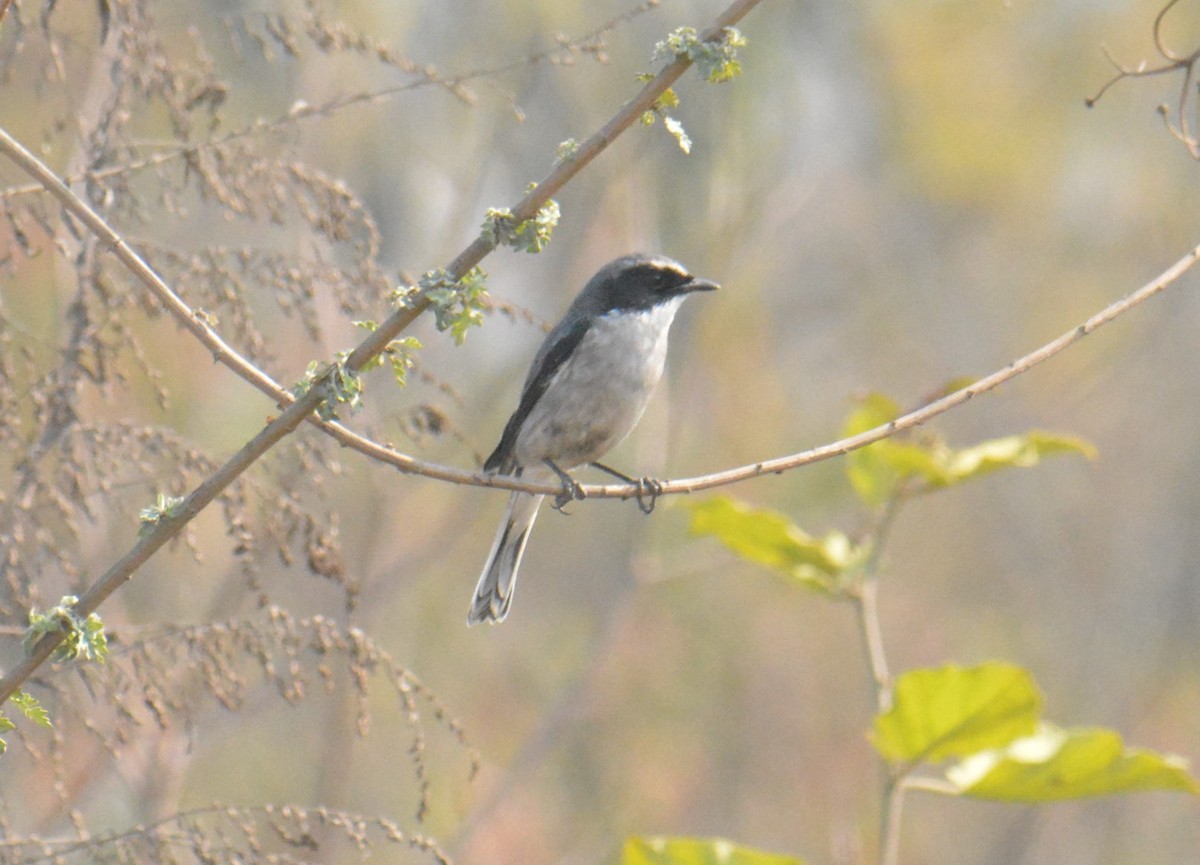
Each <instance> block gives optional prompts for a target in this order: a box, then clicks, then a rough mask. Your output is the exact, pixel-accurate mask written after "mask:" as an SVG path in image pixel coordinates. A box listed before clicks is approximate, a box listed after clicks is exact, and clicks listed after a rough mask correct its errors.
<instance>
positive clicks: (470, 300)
mask: <svg viewBox="0 0 1200 865" xmlns="http://www.w3.org/2000/svg"><path fill="white" fill-rule="evenodd" d="M420 297H423V298H425V299H426V300H427V301H428V302H429V303H430V305H431V306H432V308H433V315H434V323H435V325H436V326H437V329H438V330H440V331H443V332H444V331H450V335H451V336H452V337H454V342H455V343H456V344H457V345H462V343H463V340H465V339H466V338H467V331H468V330H470V329H471V328H472V327H479V326H480V325H481V324H483V310H484V309H485V308H486V305H487V274H485V273H484V272H483V270H482V269H481V268H479V267H472V268H471V269H470V270H469V271H467V272H466V273H465V274H464V275H463V276H462V278H461V279H455V278H454V277H453V276H451V275H450V273H448V272H447V271H446V270H445V269H444V268H440V267H439V268H438V269H437V270H431V271H428V272H427V273H426V274H425V275H424V276H422V277H421V278H420V279H419V280H418V281H417V284H416V285H409V286H402V287H400V288H397V289H395V290H394V291H393V292H392V302H393V303H394V304H395V305H396V307H397V308H399V309H403V308H405V307H410V306H412V305H413V304H415V303H416V302H417V299H418V298H420Z"/></svg>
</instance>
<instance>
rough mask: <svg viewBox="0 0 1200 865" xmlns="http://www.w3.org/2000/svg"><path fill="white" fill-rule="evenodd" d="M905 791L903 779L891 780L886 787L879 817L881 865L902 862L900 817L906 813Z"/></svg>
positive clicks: (895, 864) (893, 864)
mask: <svg viewBox="0 0 1200 865" xmlns="http://www.w3.org/2000/svg"><path fill="white" fill-rule="evenodd" d="M905 789H906V785H905V783H904V780H903V779H901V778H891V779H890V780H889V781H888V783H887V785H886V787H885V790H884V795H883V808H882V810H881V811H880V815H879V823H880V833H879V865H898V863H899V862H900V817H901V815H902V814H903V812H904V791H905Z"/></svg>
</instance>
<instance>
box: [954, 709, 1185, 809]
mask: <svg viewBox="0 0 1200 865" xmlns="http://www.w3.org/2000/svg"><path fill="white" fill-rule="evenodd" d="M946 778H947V779H948V780H949V781H950V782H951V783H952V784H954V785H955V786H956V787H958V788H959V789H960V790H961V791H962V793H963V795H965V796H972V797H974V798H977V799H991V800H997V801H1002V802H1057V801H1062V800H1065V799H1083V798H1086V797H1089V796H1106V795H1109V794H1112V793H1136V792H1139V791H1144V790H1175V791H1181V792H1185V793H1192V794H1193V795H1200V782H1198V781H1197V780H1196V778H1195V777H1194V776H1192V775H1190V774H1189V773H1188V766H1187V763H1186V761H1184V760H1183V759H1182V758H1180V757H1176V756H1174V755H1171V754H1158V753H1155V752H1153V751H1147V750H1144V749H1141V748H1127V747H1126V746H1125V744H1124V743H1123V742H1122V741H1121V737H1120V736H1119V735H1118V734H1117V733H1114V732H1113V731H1112V730H1104V729H1082V730H1062V729H1059V728H1058V727H1054V726H1052V725H1049V724H1044V725H1043V726H1042V727H1041V728H1040V729H1039V730H1038V731H1037V732H1036V733H1035V734H1034V735H1032V736H1026V737H1024V738H1021V739H1017V740H1016V741H1014V742H1010V743H1009V744H1008V745H1007V746H1005V747H1004V748H999V749H996V750H990V751H984V752H983V753H980V754H974V755H972V756H970V757H968V758H967V759H965V760H963V761H962V762H961V763H959V764H958V765H956V766H953V767H951V768H950V769H948V770H947V771H946Z"/></svg>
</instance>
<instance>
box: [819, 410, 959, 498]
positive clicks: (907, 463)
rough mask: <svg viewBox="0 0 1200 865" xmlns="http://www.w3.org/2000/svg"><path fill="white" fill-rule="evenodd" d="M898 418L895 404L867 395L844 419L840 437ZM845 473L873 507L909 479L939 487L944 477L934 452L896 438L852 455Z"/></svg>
mask: <svg viewBox="0 0 1200 865" xmlns="http://www.w3.org/2000/svg"><path fill="white" fill-rule="evenodd" d="M899 416H900V406H899V405H898V404H897V403H896V402H895V401H894V400H892V399H890V398H889V397H886V396H884V395H883V394H879V393H873V394H869V395H868V396H866V397H865V398H864V399H862V400H861V401H860V402H859V405H858V407H857V408H855V410H854V411H852V412H851V413H850V417H848V418H847V419H846V423H845V425H844V426H843V427H842V435H843V437H845V438H849V437H851V436H856V435H858V434H859V433H864V432H866V431H867V430H872V429H875V428H876V427H880V426H883V425H884V424H886V423H888V422H889V421H892V420H895V419H896V418H898V417H899ZM846 473H847V475H848V476H849V478H850V485H851V486H852V487H853V488H854V491H855V492H856V493H857V494H858V497H859V498H860V499H862V500H863V502H865V503H866V504H868V505H871V506H873V507H878V506H880V505H882V504H884V503H885V502H887V501H888V500H889V499H890V498H891V497H892V496H894V495H895V494H896V492H897V491H898V489H899V487H900V485H901V484H902V483H903V482H904V481H906V480H908V479H909V478H911V477H914V476H916V477H921V478H924V479H925V480H926V481H927V482H929V483H933V484H938V485H940V484H941V482H942V481H943V480H944V474H945V473H944V470H943V469H942V467H941V465H940V464H939V460H938V457H937V453H936V450H935V449H934V448H931V447H928V446H925V445H920V444H916V443H913V442H909V441H899V440H897V439H895V438H889V439H883V440H882V441H878V442H875V443H874V444H871V445H867V446H866V447H865V448H859V449H858V450H856V451H851V453H850V455H849V458H848V459H847V462H846Z"/></svg>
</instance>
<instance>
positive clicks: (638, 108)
mask: <svg viewBox="0 0 1200 865" xmlns="http://www.w3.org/2000/svg"><path fill="white" fill-rule="evenodd" d="M758 3H759V0H735V2H734V3H733V4H731V5H730V6H729V7H728V8H727V9H726V10H725V11H724V12H722V13H721V14H720V15H719V16H718V17H717V19H716V20H715V21H714V23H713V24H712V26H711V27H709V28H708V29H707V30H705V31H704V33H703V34H701V38H702V39H704V40H711V39H714V38H716V37H717V36H719V35H720V34H721V32H722V31H723V30H724V28H725V27H727V26H730V25H732V24H735V23H737V22H738V21H740V20H741V19H742V18H743V17H745V15H746V14H747V13H749V12H750V10H751V9H753V8H754V7H755V6H757V5H758ZM689 66H691V61H690V60H689V59H688V58H687V57H686V56H680V57H677V58H676V59H675V60H674V61H673V62H671V63H670V64H668V65H667V66H666V67H664V68H663V69H662V70H661V71H660V72H659V73H658V74H657V75H656V76H654V78H653V79H651V80H650V81H648V82H647V83H646V84H645V86H643V87H642V89H641V91H639V93H638V94H637V96H635V97H634V98H633V99H632V100H630V101H629V102H628V103H626V104H625V105H624V106H623V107H622V108H621V109H620V110H618V111H617V113H616V114H615V115H614V116H613V118H612V119H611V120H610V121H609V122H608V123H607V124H605V126H604V127H603V128H602V129H600V130H599V131H598V132H596V133H595V134H593V135H592V136H591V137H590V138H588V139H587V141H585V142H584V143H583V144H582V145H581V146H580V147H579V149H578V151H576V153H575V155H574V157H573V158H572V159H568V160H565V161H563V162H561V163H559V164H558V165H557V166H555V168H554V169H553V170H552V171H551V172H550V174H549V175H547V176H546V178H545V179H543V180H542V182H541V183H540V184H538V185H537V187H535V188H534V189H532V190H531V191H530V192H529V193H527V194H526V195H525V197H524V198H522V199H521V200H520V201H519V202H517V203H516V204H515V205H514V206H513V207H512V208H511V212H512V214H513V217H514V218H515V219H516V220H517V221H518V222H520V221H524V220H526V219H529V218H531V217H532V216H533V215H534V214H536V213H537V211H538V210H539V209H540V208H541V207H542V205H544V204H545V203H546V202H547V201H548V200H549V199H550V197H551V196H553V195H554V194H555V193H556V192H557V191H558V190H559V189H561V188H562V187H563V186H564V185H565V184H566V183H567V182H568V181H570V180H571V179H572V178H573V177H574V176H575V175H576V174H578V173H579V172H580V171H582V170H583V168H584V167H586V166H587V165H588V164H589V163H591V161H592V160H593V159H595V158H596V157H597V156H599V155H600V153H602V152H603V151H604V150H605V149H606V148H607V147H608V145H609V144H611V143H612V142H613V141H614V140H616V138H617V137H618V136H619V135H620V134H621V133H622V132H624V131H625V130H626V129H628V128H629V127H630V126H631V125H633V124H634V123H635V122H636V121H637V120H638V119H639V118H640V117H641V116H642V114H643V113H644V112H645V111H647V110H649V109H650V107H651V106H653V105H654V104H655V102H657V101H658V98H659V97H660V96H661V95H662V94H663V93H664V92H665V91H666V90H667V88H668V87H670V86H671V85H672V84H674V83H675V82H676V81H677V80H678V79H679V77H680V76H681V75H683V73H684V72H685V71H686V70H687V69H688V67H689ZM0 133H2V130H0ZM0 142H2V143H3V144H4V148H3V149H4V151H5V152H6V153H9V155H10V156H11V155H13V154H15V155H16V156H15V159H16V161H17V162H18V163H19V164H21V165H22V167H26V168H27V170H28V168H29V167H33V168H36V167H37V166H38V165H40V163H37V161H36V160H33V162H30V159H32V155H31V154H29V153H28V151H26V150H25V149H24V148H22V147H21V146H20V145H19V144H17V142H15V141H14V140H13V139H12V138H11V136H9V135H7V133H3V138H2V139H0ZM42 167H43V168H44V166H42ZM35 176H37V175H36V174H35ZM54 181H55V182H54V183H52V184H51V186H50V188H51V190H52V191H53V192H54V193H55V195H56V196H58V197H59V200H60V201H63V202H64V204H65V203H66V201H67V200H70V199H72V198H76V197H75V196H74V195H73V194H71V193H70V190H69V189H67V188H66V187H65V185H64V184H62V182H61V181H59V180H58V179H57V178H54ZM64 191H65V192H66V193H67V195H66V196H65V197H64V196H63V192H64ZM76 200H78V199H77V198H76ZM80 203H82V202H80ZM88 210H89V211H90V209H88ZM93 215H95V214H94V213H93ZM85 224H87V225H88V227H89V228H91V229H92V230H98V231H100V232H101V234H100V236H101V237H102V240H103V242H104V243H106V244H108V245H109V246H111V247H112V249H113V250H114V252H115V253H116V254H117V255H118V256H119V257H120V258H121V260H122V261H123V262H125V263H126V265H127V266H130V267H132V268H133V269H134V272H135V273H138V274H139V277H140V278H142V279H143V281H145V282H147V284H151V283H161V289H162V290H165V291H167V292H168V293H170V289H169V287H167V286H166V283H163V282H162V280H161V279H159V278H158V276H157V274H155V273H154V271H153V270H152V269H150V268H149V267H148V266H146V265H145V262H143V261H141V259H140V258H139V257H138V256H137V255H136V254H135V253H134V252H133V250H132V249H130V248H129V246H128V245H127V244H126V243H125V242H124V241H123V240H122V239H121V238H120V237H119V236H117V235H116V234H115V233H114V232H112V231H111V229H109V228H108V226H107V225H106V224H104V222H103V220H101V219H99V217H98V216H97V218H96V220H95V222H93V221H91V220H86V221H85ZM493 248H494V246H493V245H492V244H490V243H488V242H487V241H486V240H484V239H483V237H476V239H475V240H474V241H473V242H472V243H471V244H470V245H469V246H468V247H467V248H466V249H465V250H463V251H462V252H461V253H460V254H459V255H458V257H457V258H455V259H454V261H452V262H451V263H450V264H449V266H448V267H447V268H446V270H447V272H448V273H449V274H450V275H451V276H452V278H455V279H459V278H461V277H462V276H463V275H465V274H466V273H467V272H468V271H469V270H470V269H471V268H472V267H474V266H475V265H476V264H478V263H479V262H480V261H482V260H483V258H484V257H485V256H486V255H488V254H489V253H490V252H491V251H492V249H493ZM143 268H144V271H143ZM429 306H430V303H429V301H428V299H427V298H426V297H425V296H419V297H417V298H416V299H414V300H413V301H412V302H411V304H410V305H409V306H407V307H406V308H403V309H399V310H397V311H396V312H394V313H392V315H391V316H390V317H388V319H387V320H386V321H384V322H383V323H382V324H380V326H379V327H378V328H377V329H376V330H375V331H373V332H372V333H371V334H369V335H368V336H367V338H366V339H364V340H363V341H362V342H361V343H360V344H359V345H358V347H357V348H355V349H354V350H353V351H352V352H351V353H350V355H349V357H347V358H346V361H345V366H346V368H348V369H349V370H350V371H351V372H357V371H358V370H360V369H362V367H363V366H364V365H365V364H367V363H368V362H370V361H371V360H372V359H373V358H374V357H376V356H377V355H378V354H380V353H381V352H382V351H383V350H384V348H385V347H386V346H387V345H388V343H390V342H391V341H392V340H393V339H395V338H396V337H397V336H398V335H399V334H400V333H401V332H402V331H404V330H405V329H406V328H407V327H408V326H409V325H410V324H412V322H413V321H414V320H415V319H416V318H417V317H418V316H419V315H420V314H421V313H423V312H424V311H425V310H427V309H428V308H429ZM176 314H177V315H180V314H182V315H184V316H185V319H184V320H185V321H187V322H189V323H188V324H185V326H186V327H187V328H188V330H189V331H191V332H193V333H194V334H196V335H197V336H198V337H199V336H201V334H203V335H204V337H205V338H206V339H214V338H215V339H217V340H218V341H219V337H218V336H217V335H216V334H215V332H211V333H209V331H211V328H208V326H207V324H206V323H205V322H203V321H201V320H200V319H199V318H198V317H197V316H196V314H195V313H193V312H192V311H191V310H190V309H188V308H187V307H186V304H184V309H183V310H178V311H177V313H176ZM222 345H223V343H222ZM226 348H228V347H226ZM330 372H331V370H326V372H325V373H323V374H322V375H321V376H319V377H318V378H317V380H316V381H315V382H314V383H313V385H312V387H310V388H309V390H308V391H307V392H306V393H305V394H304V395H303V396H301V397H300V398H299V399H296V400H295V401H294V402H292V403H291V404H290V405H288V406H287V408H285V409H284V410H283V411H282V413H281V414H280V415H279V417H277V418H276V419H275V420H273V421H271V422H270V423H269V424H267V426H266V427H264V428H263V430H262V431H261V432H259V434H258V435H256V436H255V437H254V438H253V439H251V440H250V441H249V442H247V444H246V445H245V446H244V447H243V448H242V449H241V450H240V451H238V453H237V454H235V455H234V456H233V457H232V458H231V459H229V461H228V462H226V463H225V464H224V465H223V466H221V468H219V469H218V470H217V471H216V472H215V473H214V474H213V475H211V476H210V477H209V478H207V479H206V480H205V481H204V482H203V483H201V484H200V485H199V486H198V487H196V489H195V490H193V491H192V492H191V493H190V494H189V495H188V496H187V497H186V498H185V499H184V500H183V502H182V503H181V504H180V505H178V507H176V508H174V509H173V513H172V514H171V515H169V516H167V515H164V517H163V518H162V519H161V520H160V521H159V522H157V523H155V524H154V525H153V527H152V528H150V529H149V530H148V531H146V532H145V533H144V534H143V535H142V536H141V537H140V538H139V540H138V541H137V543H136V544H134V546H133V547H132V549H130V550H129V552H127V553H126V554H125V555H124V556H122V557H121V558H120V559H119V560H118V561H117V562H115V563H114V564H113V565H112V566H111V567H110V568H109V569H108V570H107V571H106V572H105V573H104V574H103V575H102V576H101V577H100V578H99V579H98V580H97V581H96V582H95V583H93V584H92V586H91V587H90V588H89V589H88V590H87V591H86V592H85V593H84V594H83V595H82V596H81V597H80V599H79V603H78V604H77V605H76V607H75V610H76V612H77V614H79V615H80V616H81V617H85V618H86V617H87V616H88V615H89V614H90V613H92V612H94V611H95V610H96V608H97V607H99V606H100V604H101V603H103V602H104V600H105V599H106V598H108V596H109V595H111V594H112V593H113V592H115V591H116V590H117V589H118V588H119V587H120V586H121V585H122V584H123V583H124V582H125V581H126V580H128V579H129V578H130V577H131V576H132V575H133V573H134V572H135V571H136V570H137V569H138V568H139V567H141V565H142V564H144V563H145V562H146V561H147V560H148V559H149V558H150V557H151V556H152V555H154V553H155V552H157V551H158V550H159V549H160V548H161V547H162V546H164V545H165V544H166V543H167V542H168V541H170V540H171V539H172V538H174V537H175V536H176V535H178V534H179V532H180V531H181V530H182V529H183V527H184V526H185V525H187V523H188V522H190V521H191V520H192V519H193V518H194V517H195V516H196V515H197V514H198V513H199V512H200V511H201V510H203V509H204V508H205V507H207V506H208V505H209V504H210V503H211V502H212V501H213V499H215V498H216V497H217V496H218V495H219V494H220V493H221V492H222V491H223V490H224V489H225V488H226V487H228V486H229V484H231V483H232V482H233V481H234V480H235V479H236V478H237V477H238V476H240V475H241V474H242V473H243V472H244V471H246V469H248V468H249V467H250V466H251V465H253V464H254V463H255V462H256V461H257V460H258V459H259V458H260V457H262V456H263V455H264V454H265V453H266V452H267V451H269V450H270V449H271V448H272V447H274V446H275V445H276V444H277V443H278V442H279V441H281V440H282V439H283V438H285V437H286V436H288V435H289V434H291V433H292V432H293V431H295V429H296V428H297V427H298V426H300V424H301V423H302V422H303V421H304V420H306V419H307V418H308V417H309V416H310V415H311V414H312V413H313V412H314V411H315V410H316V409H317V407H318V406H319V405H321V404H322V403H323V402H324V401H325V400H326V398H327V397H328V396H329V391H330V384H331V376H330ZM62 638H63V635H62V633H61V632H54V633H50V634H46V635H45V636H44V637H43V638H42V639H41V640H39V641H38V643H37V644H36V645H35V646H33V647H32V650H31V651H30V652H29V653H28V654H27V655H26V656H25V657H24V658H22V659H21V660H20V661H19V662H18V663H17V664H15V665H14V666H13V667H12V668H11V669H9V670H8V671H7V673H6V674H5V675H4V677H3V678H2V679H0V703H3V702H4V701H6V700H7V699H8V698H9V697H10V696H12V694H13V693H14V692H15V691H16V690H17V689H18V688H19V687H21V685H22V684H23V683H24V682H25V680H26V679H27V678H28V677H29V676H30V675H31V674H32V673H33V671H34V670H36V669H37V668H38V667H39V666H41V665H42V664H43V663H45V661H46V660H47V659H48V658H49V657H50V655H51V654H52V653H53V652H54V649H55V648H57V646H58V644H59V643H60V642H61V641H62Z"/></svg>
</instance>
